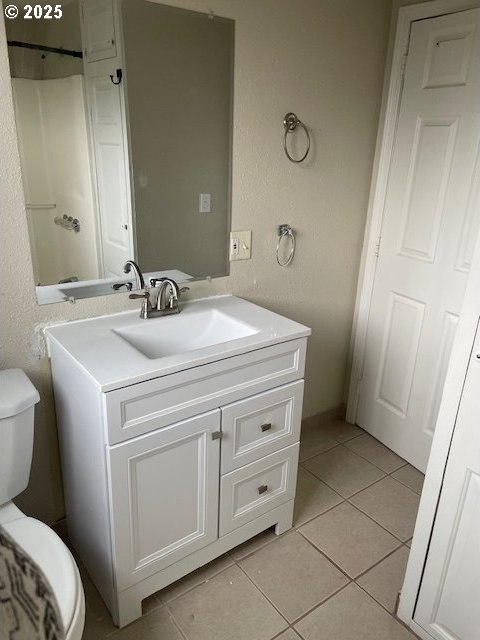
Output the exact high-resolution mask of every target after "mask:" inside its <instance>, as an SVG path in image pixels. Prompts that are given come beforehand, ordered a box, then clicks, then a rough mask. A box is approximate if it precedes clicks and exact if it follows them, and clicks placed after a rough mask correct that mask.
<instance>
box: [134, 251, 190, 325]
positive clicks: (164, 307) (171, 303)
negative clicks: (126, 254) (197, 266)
mask: <svg viewBox="0 0 480 640" xmlns="http://www.w3.org/2000/svg"><path fill="white" fill-rule="evenodd" d="M130 270H132V271H133V272H134V274H135V282H136V284H137V289H144V291H143V293H131V294H130V295H129V296H128V297H129V298H130V299H132V300H136V299H141V300H142V307H141V309H140V318H142V319H143V320H147V319H148V318H156V317H158V316H168V315H171V314H174V313H180V307H179V306H178V299H179V297H180V295H181V294H182V293H184V292H185V291H188V287H182V288H181V289H180V288H179V286H178V284H177V283H176V282H175V280H172V279H171V278H151V279H150V286H151V287H157V286H159V285H160V287H159V290H158V294H157V300H156V303H155V306H153V305H152V302H151V300H150V287H146V286H145V280H144V278H143V275H142V272H141V271H140V268H139V266H138V265H137V264H136V263H135V262H134V261H133V260H129V261H128V262H126V263H125V267H124V271H125V273H129V272H130ZM168 289H170V295H169V296H168V298H167V290H168Z"/></svg>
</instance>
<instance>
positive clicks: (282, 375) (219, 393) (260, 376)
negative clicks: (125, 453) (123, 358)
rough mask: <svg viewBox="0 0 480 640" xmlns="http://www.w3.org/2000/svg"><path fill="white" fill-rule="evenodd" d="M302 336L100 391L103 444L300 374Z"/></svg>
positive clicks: (147, 430) (213, 407) (263, 388)
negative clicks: (104, 426) (103, 416)
mask: <svg viewBox="0 0 480 640" xmlns="http://www.w3.org/2000/svg"><path fill="white" fill-rule="evenodd" d="M305 350H306V338H300V339H298V340H290V341H289V342H282V343H281V344H276V345H273V346H271V347H265V348H263V349H256V350H255V351H251V352H249V353H245V354H242V355H239V356H233V357H231V358H225V359H224V360H219V361H218V362H212V363H211V364H206V365H202V366H199V367H194V368H192V369H187V370H185V371H180V372H179V373H172V374H170V375H168V376H163V377H161V378H156V379H155V380H149V381H147V382H142V383H139V384H133V385H130V386H128V387H123V388H122V389H118V390H115V391H109V392H108V393H104V394H103V402H104V411H105V414H106V419H105V424H106V425H107V427H106V428H107V431H106V434H105V438H106V442H107V444H116V443H118V442H122V441H124V440H128V439H129V438H133V437H135V436H139V435H142V434H144V433H147V432H149V431H153V430H155V429H160V428H162V427H165V426H167V425H168V424H171V423H172V422H176V421H178V420H185V419H187V418H190V417H192V416H195V415H197V414H199V413H203V412H204V411H211V410H212V409H216V408H218V407H220V406H222V405H226V404H229V403H231V402H235V401H237V400H241V399H243V398H248V397H249V396H252V395H253V394H255V393H260V392H262V391H266V390H267V389H272V388H273V387H278V386H280V385H284V384H288V383H290V382H293V381H295V380H298V379H299V378H303V373H304V370H305Z"/></svg>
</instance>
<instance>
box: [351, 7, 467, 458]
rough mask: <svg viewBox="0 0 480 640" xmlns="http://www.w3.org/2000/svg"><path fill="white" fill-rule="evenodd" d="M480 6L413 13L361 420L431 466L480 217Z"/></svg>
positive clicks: (382, 437) (361, 396)
mask: <svg viewBox="0 0 480 640" xmlns="http://www.w3.org/2000/svg"><path fill="white" fill-rule="evenodd" d="M479 105H480V9H474V10H472V11H464V12H460V13H456V14H452V15H446V16H441V17H438V18H432V19H428V20H421V21H418V22H414V23H413V24H412V30H411V38H410V46H409V52H408V57H407V59H406V67H405V77H404V85H403V93H402V98H401V103H400V111H399V118H398V125H397V132H396V139H395V145H394V152H393V158H392V164H391V167H390V177H389V182H388V188H387V195H386V200H385V210H384V216H383V223H382V237H381V244H380V250H379V257H378V260H377V267H376V273H375V282H374V289H373V295H372V301H371V307H370V317H369V322H368V331H367V343H366V352H365V361H364V370H363V375H362V379H361V381H360V386H359V403H358V411H357V424H359V425H360V426H362V427H363V428H364V429H366V430H367V431H369V432H370V433H371V434H373V435H374V436H375V437H376V438H378V439H379V440H381V441H382V442H384V443H385V444H386V445H387V446H388V447H390V448H391V449H393V450H394V451H396V452H397V453H398V454H400V455H401V456H403V457H404V458H406V459H407V460H408V461H409V462H411V463H412V464H413V465H414V466H415V467H417V468H418V469H421V470H422V471H424V470H425V467H426V462H427V459H428V455H429V452H430V446H431V440H432V436H433V432H434V428H435V422H436V418H437V413H438V408H439V403H440V398H441V394H442V390H443V384H444V380H445V374H446V369H447V365H448V361H449V357H450V350H451V347H452V343H453V338H454V336H455V329H456V325H457V320H458V314H459V311H460V306H461V303H462V300H463V295H464V290H465V285H466V281H467V277H468V271H469V267H470V263H471V259H472V252H473V245H474V241H475V238H476V236H477V233H478V228H479V222H480V206H479V205H480V199H479V191H480V190H479V179H478V176H479V172H480V160H479V141H480V109H479Z"/></svg>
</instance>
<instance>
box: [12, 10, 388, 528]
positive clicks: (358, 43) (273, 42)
mask: <svg viewBox="0 0 480 640" xmlns="http://www.w3.org/2000/svg"><path fill="white" fill-rule="evenodd" d="M170 4H175V5H177V6H182V7H184V8H188V9H197V10H201V9H203V10H205V11H208V10H209V9H213V11H215V12H217V13H218V14H219V15H224V16H226V17H231V18H234V19H235V20H236V51H235V87H234V125H235V128H234V139H233V208H232V218H233V219H232V227H233V228H234V229H252V230H253V257H252V260H250V261H245V262H236V263H233V264H232V265H231V274H230V276H229V277H227V278H221V279H218V280H214V281H213V282H212V283H208V282H200V283H195V284H193V286H192V288H191V289H192V290H191V292H190V293H191V294H193V295H194V296H199V295H210V294H215V293H222V292H232V293H234V294H237V295H240V296H244V297H246V298H248V299H249V300H252V301H253V302H257V303H259V304H262V305H264V306H265V307H267V308H270V309H273V310H275V311H277V312H279V313H283V314H285V315H287V316H289V317H291V318H293V319H295V320H298V321H300V322H303V323H305V324H308V325H310V326H311V327H312V329H313V335H312V337H311V339H310V341H309V348H308V358H307V371H306V392H305V405H304V415H307V416H308V415H313V414H314V413H316V412H320V411H323V410H326V409H329V408H332V407H335V406H337V405H338V404H339V403H340V402H341V400H342V392H343V385H344V379H345V373H346V357H347V351H348V343H349V337H350V328H351V321H352V312H353V304H354V296H355V285H356V280H357V272H358V263H359V255H360V248H361V242H362V235H363V227H364V222H365V213H366V206H367V199H368V190H369V183H370V175H371V167H372V160H373V150H374V144H375V137H376V129H377V120H378V111H379V106H380V94H381V87H382V78H383V71H384V62H385V52H386V46H387V38H388V25H389V18H390V0H362V2H359V1H358V0H296V1H295V2H291V1H290V0H262V1H261V2H260V1H259V0H243V1H242V2H231V1H229V0H177V1H176V2H175V3H173V2H170ZM290 110H293V111H295V112H296V113H297V114H298V115H299V117H300V118H301V119H302V120H303V121H304V122H305V123H306V124H307V125H308V127H309V128H310V131H311V133H312V137H313V148H312V153H311V156H310V159H309V160H308V162H305V163H304V164H303V165H300V166H299V165H293V164H291V163H289V162H288V161H287V160H286V158H285V156H284V155H283V150H282V135H283V128H282V120H283V116H284V114H285V113H286V112H287V111H290ZM0 113H2V119H1V121H0V149H1V156H0V157H1V160H0V229H1V238H0V243H1V246H0V350H1V351H0V367H13V366H18V367H22V368H23V369H25V371H26V372H27V373H28V374H29V375H30V376H31V378H32V380H33V382H34V383H35V384H36V385H37V387H38V388H39V390H40V393H41V398H42V400H41V404H40V405H39V407H38V408H37V413H36V417H37V421H36V428H35V429H36V431H35V433H36V440H35V450H34V463H33V469H32V476H31V484H30V488H29V489H28V490H27V491H26V492H25V493H24V494H23V496H22V498H21V499H20V500H19V504H20V506H21V507H22V508H24V509H25V510H28V511H29V512H30V513H31V514H32V515H37V516H39V517H41V518H43V519H44V520H46V521H52V520H54V519H56V518H59V517H61V516H62V515H63V502H62V491H61V483H60V472H59V460H58V453H57V439H56V429H55V416H54V410H53V404H52V389H51V378H50V369H49V363H48V361H45V360H36V359H35V358H34V356H33V355H32V353H31V346H30V344H31V342H32V331H33V326H34V325H35V324H37V323H41V322H46V321H50V320H59V319H66V318H78V317H83V316H87V315H96V314H104V313H111V312H114V311H118V310H121V309H126V308H135V307H138V304H136V303H134V302H131V301H128V300H127V296H126V295H125V294H119V295H116V296H109V297H103V298H95V299H91V300H82V301H78V302H77V304H75V305H70V304H61V305H49V306H45V307H38V306H37V305H36V302H35V294H34V289H33V278H32V268H31V260H30V251H29V246H28V233H27V224H26V217H25V213H24V203H23V195H22V186H21V178H20V166H19V159H18V150H17V146H16V138H15V127H14V118H13V111H12V103H11V94H10V78H9V70H8V61H7V53H6V46H5V37H4V34H3V33H2V34H1V35H0ZM282 222H289V223H290V224H292V226H293V227H295V229H296V230H297V234H298V243H297V254H296V257H295V260H294V262H293V263H292V265H291V267H289V268H287V269H281V268H280V267H278V266H277V264H276V261H275V255H274V248H275V242H276V237H275V227H276V225H277V224H278V223H282Z"/></svg>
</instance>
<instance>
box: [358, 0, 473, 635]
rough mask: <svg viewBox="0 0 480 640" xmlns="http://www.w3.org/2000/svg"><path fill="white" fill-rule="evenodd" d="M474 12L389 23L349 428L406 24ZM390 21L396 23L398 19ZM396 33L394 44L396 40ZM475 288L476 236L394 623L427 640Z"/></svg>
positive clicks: (447, 5)
mask: <svg viewBox="0 0 480 640" xmlns="http://www.w3.org/2000/svg"><path fill="white" fill-rule="evenodd" d="M477 8H479V4H478V0H434V1H431V2H424V3H421V4H417V5H409V6H406V7H402V8H401V9H400V10H399V13H398V21H397V25H396V31H394V29H395V23H394V22H393V28H392V30H391V39H390V45H389V46H390V52H389V56H388V58H387V73H386V77H385V83H384V92H383V99H382V109H381V113H380V121H379V122H380V124H379V132H378V138H377V146H376V152H375V161H374V167H373V174H372V186H371V191H370V201H369V206H368V214H367V224H366V230H365V238H364V245H363V250H362V258H361V265H360V273H359V282H358V287H357V299H356V305H355V315H354V325H353V330H352V342H351V363H352V369H351V379H350V389H349V402H348V408H347V420H348V421H349V422H355V417H356V411H357V399H358V393H357V392H358V382H359V378H360V375H361V371H362V367H363V358H364V352H365V345H366V329H367V324H368V314H369V309H370V301H371V297H372V291H373V283H374V277H375V267H376V256H375V253H376V250H377V242H378V237H379V235H380V229H381V225H382V219H383V207H384V201H385V195H386V188H387V180H388V172H389V167H390V163H391V159H392V155H393V143H394V135H395V127H396V122H397V116H398V111H399V106H400V98H401V89H402V74H403V64H404V62H403V61H404V54H405V52H406V51H407V47H408V42H409V36H410V27H411V23H412V22H413V21H415V20H421V19H425V18H434V17H437V16H439V15H445V14H449V13H456V12H458V11H467V10H469V9H477ZM393 20H395V16H394V17H393ZM394 33H395V39H393V34H394ZM389 61H391V69H390V73H388V64H389ZM479 289H480V234H479V235H478V236H477V239H476V246H475V251H474V256H473V261H472V266H471V269H470V274H469V277H468V280H467V287H466V291H465V297H464V301H463V304H462V309H461V312H460V317H459V322H458V327H457V331H456V335H455V339H454V343H453V347H452V352H451V356H450V362H449V366H448V371H447V376H446V379H445V385H444V390H443V395H442V401H441V405H440V409H439V414H438V418H437V423H436V428H435V437H434V439H433V443H432V450H431V453H430V457H429V461H428V466H427V471H426V476H425V483H424V489H423V491H422V495H421V499H420V506H419V512H418V518H417V522H416V524H415V531H414V537H413V542H412V548H411V551H410V555H409V560H408V565H407V570H406V575H405V580H404V583H403V587H402V591H401V596H400V600H399V606H398V612H397V614H398V617H399V618H400V619H401V620H402V621H403V622H404V623H405V624H406V625H408V626H409V627H410V628H411V629H412V630H413V631H414V632H415V633H416V634H417V635H418V636H419V637H420V638H423V639H424V640H432V636H431V635H430V634H429V633H428V632H427V631H425V630H424V629H423V628H422V627H420V626H419V625H418V624H417V623H416V622H415V621H414V614H415V606H416V602H417V596H418V592H419V590H420V586H421V581H422V577H423V571H424V567H425V562H426V558H427V553H428V548H429V543H430V538H431V535H432V529H433V526H434V521H435V515H436V511H437V506H438V502H439V499H440V493H441V488H442V483H443V478H444V473H445V467H446V464H447V461H448V454H449V450H450V444H451V441H452V438H453V434H454V428H455V421H456V417H457V412H458V406H459V404H460V400H461V396H462V392H463V385H464V382H465V378H466V374H467V368H468V364H469V361H470V357H471V350H472V346H473V341H474V339H475V333H476V329H477V322H478V319H479V316H480V296H479V295H478V291H479Z"/></svg>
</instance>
